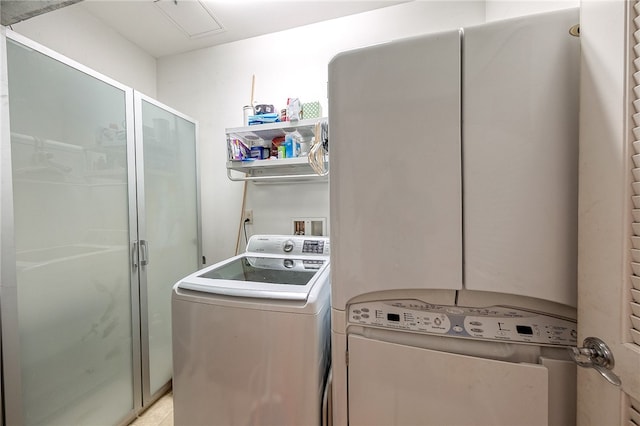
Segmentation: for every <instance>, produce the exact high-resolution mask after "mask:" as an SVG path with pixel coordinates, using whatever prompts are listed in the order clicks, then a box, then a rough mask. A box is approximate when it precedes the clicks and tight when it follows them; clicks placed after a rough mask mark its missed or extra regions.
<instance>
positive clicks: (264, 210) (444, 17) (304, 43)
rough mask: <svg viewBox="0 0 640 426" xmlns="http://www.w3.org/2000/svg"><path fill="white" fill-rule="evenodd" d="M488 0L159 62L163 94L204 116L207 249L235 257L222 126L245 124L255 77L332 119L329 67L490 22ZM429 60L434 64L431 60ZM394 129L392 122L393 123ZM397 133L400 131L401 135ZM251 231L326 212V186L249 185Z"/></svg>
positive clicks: (263, 95) (236, 209) (236, 205)
mask: <svg viewBox="0 0 640 426" xmlns="http://www.w3.org/2000/svg"><path fill="white" fill-rule="evenodd" d="M484 16H485V9H484V2H479V1H470V2H462V1H455V2H452V1H420V2H410V3H406V4H402V5H399V6H393V7H388V8H384V9H379V10H375V11H372V12H367V13H363V14H359V15H354V16H349V17H345V18H340V19H335V20H331V21H327V22H323V23H318V24H313V25H309V26H305V27H301V28H297V29H292V30H288V31H283V32H279V33H275V34H269V35H265V36H261V37H256V38H253V39H249V40H244V41H239V42H235V43H229V44H226V45H222V46H216V47H212V48H208V49H201V50H198V51H194V52H189V53H185V54H181V55H175V56H171V57H165V58H160V59H159V60H158V98H159V99H160V100H161V101H162V102H164V103H167V104H170V105H172V106H174V108H177V109H179V110H181V111H183V112H185V113H186V114H188V115H190V116H192V117H194V118H196V119H197V120H199V122H200V138H199V139H200V145H199V156H200V171H201V198H202V225H203V252H204V254H205V256H206V257H207V262H208V263H212V262H215V261H218V260H221V259H224V258H226V257H229V256H230V255H232V254H234V250H235V246H236V238H237V233H238V228H239V219H240V214H241V211H240V210H241V202H242V192H243V188H242V184H241V183H234V182H230V181H229V180H228V179H227V176H226V169H225V159H226V140H225V133H224V132H225V128H228V127H237V126H241V125H242V107H243V106H244V105H246V104H248V103H249V100H250V92H251V76H252V75H253V74H255V75H256V89H255V100H256V101H257V102H261V103H271V104H274V105H275V106H276V107H280V108H282V107H283V106H284V105H285V103H286V99H287V97H298V98H300V99H301V100H302V101H303V102H306V101H313V100H318V101H320V102H321V104H322V107H323V113H324V115H327V86H326V85H327V65H328V63H329V61H330V60H331V58H332V57H333V56H334V55H335V54H336V53H339V52H341V51H344V50H349V49H354V48H357V47H362V46H366V45H371V44H376V43H381V42H386V41H389V40H393V39H398V38H404V37H409V36H414V35H418V34H424V33H429V32H436V31H441V30H445V29H451V28H458V27H460V26H464V25H474V24H478V23H482V22H483V21H484ZM424 60H428V58H425V59H424ZM390 125H393V123H390ZM400 136H401V135H399V137H400ZM247 197H248V198H247V205H248V206H250V207H251V208H252V209H253V215H254V223H255V225H254V226H248V227H247V230H248V231H249V234H251V233H271V232H272V233H285V232H287V233H288V232H290V218H291V217H294V216H305V215H313V216H314V217H317V216H321V217H327V216H328V185H327V184H299V185H279V186H277V187H276V186H274V185H262V186H257V185H253V184H249V185H248V190H247Z"/></svg>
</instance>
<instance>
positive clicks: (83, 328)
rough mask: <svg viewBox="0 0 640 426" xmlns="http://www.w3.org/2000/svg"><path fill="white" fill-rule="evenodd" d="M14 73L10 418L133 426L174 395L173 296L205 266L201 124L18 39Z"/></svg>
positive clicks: (11, 55)
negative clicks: (200, 214) (198, 165)
mask: <svg viewBox="0 0 640 426" xmlns="http://www.w3.org/2000/svg"><path fill="white" fill-rule="evenodd" d="M7 64H8V65H7V66H8V86H9V113H10V138H11V145H10V146H11V163H10V164H11V177H12V185H11V187H10V189H11V190H12V193H13V194H12V195H13V196H12V197H11V198H10V199H12V200H13V216H14V224H13V232H14V240H15V262H11V263H12V264H8V263H9V262H8V260H7V258H6V257H4V256H3V264H2V268H3V269H4V268H15V277H16V279H15V281H16V282H15V288H16V292H17V297H16V298H15V299H17V300H6V299H4V298H3V300H2V308H3V310H5V308H8V310H9V312H15V315H14V316H15V318H14V319H15V321H11V322H9V323H7V322H6V321H4V318H6V317H7V315H9V317H10V315H11V314H7V313H6V311H3V324H2V331H3V338H4V337H5V336H6V337H8V339H9V340H8V341H9V342H14V343H15V344H8V343H7V342H8V341H7V339H5V340H4V342H3V343H4V345H3V346H4V349H5V350H4V351H3V352H4V353H3V358H4V371H5V372H7V371H11V370H13V371H16V370H17V371H19V372H20V374H14V375H12V376H9V377H8V376H7V375H6V374H5V377H4V381H5V383H4V389H5V390H6V389H14V390H16V391H19V394H18V395H17V396H15V395H14V398H15V400H16V401H19V404H11V405H10V404H7V405H6V406H5V421H6V422H7V424H14V423H15V424H27V425H33V424H96V425H98V424H100V425H109V424H119V423H123V422H126V421H127V420H128V419H131V418H133V417H134V416H135V414H136V412H138V411H139V410H140V409H141V408H142V407H144V406H146V405H148V404H149V403H150V402H152V401H153V400H154V399H156V398H157V397H159V396H160V395H162V394H163V393H164V392H165V391H166V390H167V389H168V388H169V386H170V381H171V317H170V315H171V312H170V299H171V287H172V285H173V284H174V283H175V282H176V281H178V280H179V279H180V278H182V277H183V276H186V275H188V274H189V273H191V272H193V271H195V270H197V269H198V268H199V267H200V266H201V265H200V262H199V260H200V258H201V255H200V244H199V224H198V214H197V212H198V196H197V171H196V152H195V149H196V133H197V124H196V123H195V122H194V121H193V120H192V119H189V118H188V117H186V116H184V115H182V114H180V113H178V112H176V111H174V110H172V109H170V108H168V107H166V106H164V105H162V104H160V103H158V102H156V101H154V100H153V99H150V98H148V97H146V96H144V95H142V94H139V93H137V92H135V91H133V90H132V89H130V88H128V87H126V86H123V85H122V84H120V83H117V82H115V81H113V80H110V79H109V78H106V77H104V76H101V75H99V74H98V73H96V72H94V71H92V70H89V69H87V68H85V67H83V66H82V65H79V64H76V63H74V62H73V61H71V60H69V59H66V58H64V57H62V56H60V55H58V54H56V53H55V52H52V51H49V50H48V49H46V48H44V47H42V46H39V45H37V44H35V43H33V42H31V41H29V40H27V39H24V38H23V37H21V36H19V35H17V34H15V33H11V32H9V31H7ZM2 155H3V156H5V155H8V153H7V152H4V151H3V152H2ZM4 158H6V157H4ZM3 190H6V188H3ZM6 285H7V283H3V286H6ZM12 303H15V306H12ZM10 319H11V318H10ZM12 339H13V340H12Z"/></svg>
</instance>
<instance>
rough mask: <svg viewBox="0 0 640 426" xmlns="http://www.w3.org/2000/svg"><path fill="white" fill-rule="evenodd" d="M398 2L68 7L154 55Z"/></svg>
mask: <svg viewBox="0 0 640 426" xmlns="http://www.w3.org/2000/svg"><path fill="white" fill-rule="evenodd" d="M399 3H406V1H393V0H377V1H369V0H355V1H354V0H324V1H319V0H315V1H314V0H297V1H293V0H289V1H271V0H110V1H108V0H85V1H82V2H80V3H78V4H75V5H73V6H72V7H81V8H84V9H85V10H86V11H87V12H89V13H90V14H91V15H93V16H95V17H96V18H97V19H99V20H101V21H102V22H104V23H105V24H106V25H108V26H109V27H112V28H113V29H114V30H115V31H117V32H118V33H120V34H121V35H122V36H123V37H125V38H126V39H128V40H130V41H131V42H133V43H134V44H136V45H137V46H139V47H140V48H142V49H143V50H145V51H146V52H148V53H149V54H151V55H152V56H154V57H156V58H159V57H162V56H167V55H173V54H177V53H182V52H187V51H190V50H195V49H200V48H203V47H209V46H214V45H218V44H223V43H229V42H232V41H237V40H242V39H246V38H250V37H255V36H258V35H262V34H268V33H272V32H277V31H282V30H286V29H290V28H294V27H298V26H303V25H308V24H312V23H316V22H321V21H326V20H329V19H334V18H338V17H342V16H347V15H352V14H356V13H361V12H366V11H369V10H374V9H379V8H383V7H387V6H393V5H396V4H399ZM3 4H4V3H3ZM3 7H4V6H3ZM176 22H177V23H178V24H179V25H182V27H183V28H181V27H180V26H179V25H176Z"/></svg>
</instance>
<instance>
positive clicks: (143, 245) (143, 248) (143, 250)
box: [140, 240, 149, 266]
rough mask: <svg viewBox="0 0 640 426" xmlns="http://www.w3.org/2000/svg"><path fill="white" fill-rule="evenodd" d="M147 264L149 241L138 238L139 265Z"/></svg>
mask: <svg viewBox="0 0 640 426" xmlns="http://www.w3.org/2000/svg"><path fill="white" fill-rule="evenodd" d="M148 264H149V243H148V241H147V240H140V266H147V265H148Z"/></svg>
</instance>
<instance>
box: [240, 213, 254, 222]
mask: <svg viewBox="0 0 640 426" xmlns="http://www.w3.org/2000/svg"><path fill="white" fill-rule="evenodd" d="M242 222H245V223H248V224H252V223H253V210H245V211H244V214H243V215H242Z"/></svg>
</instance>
